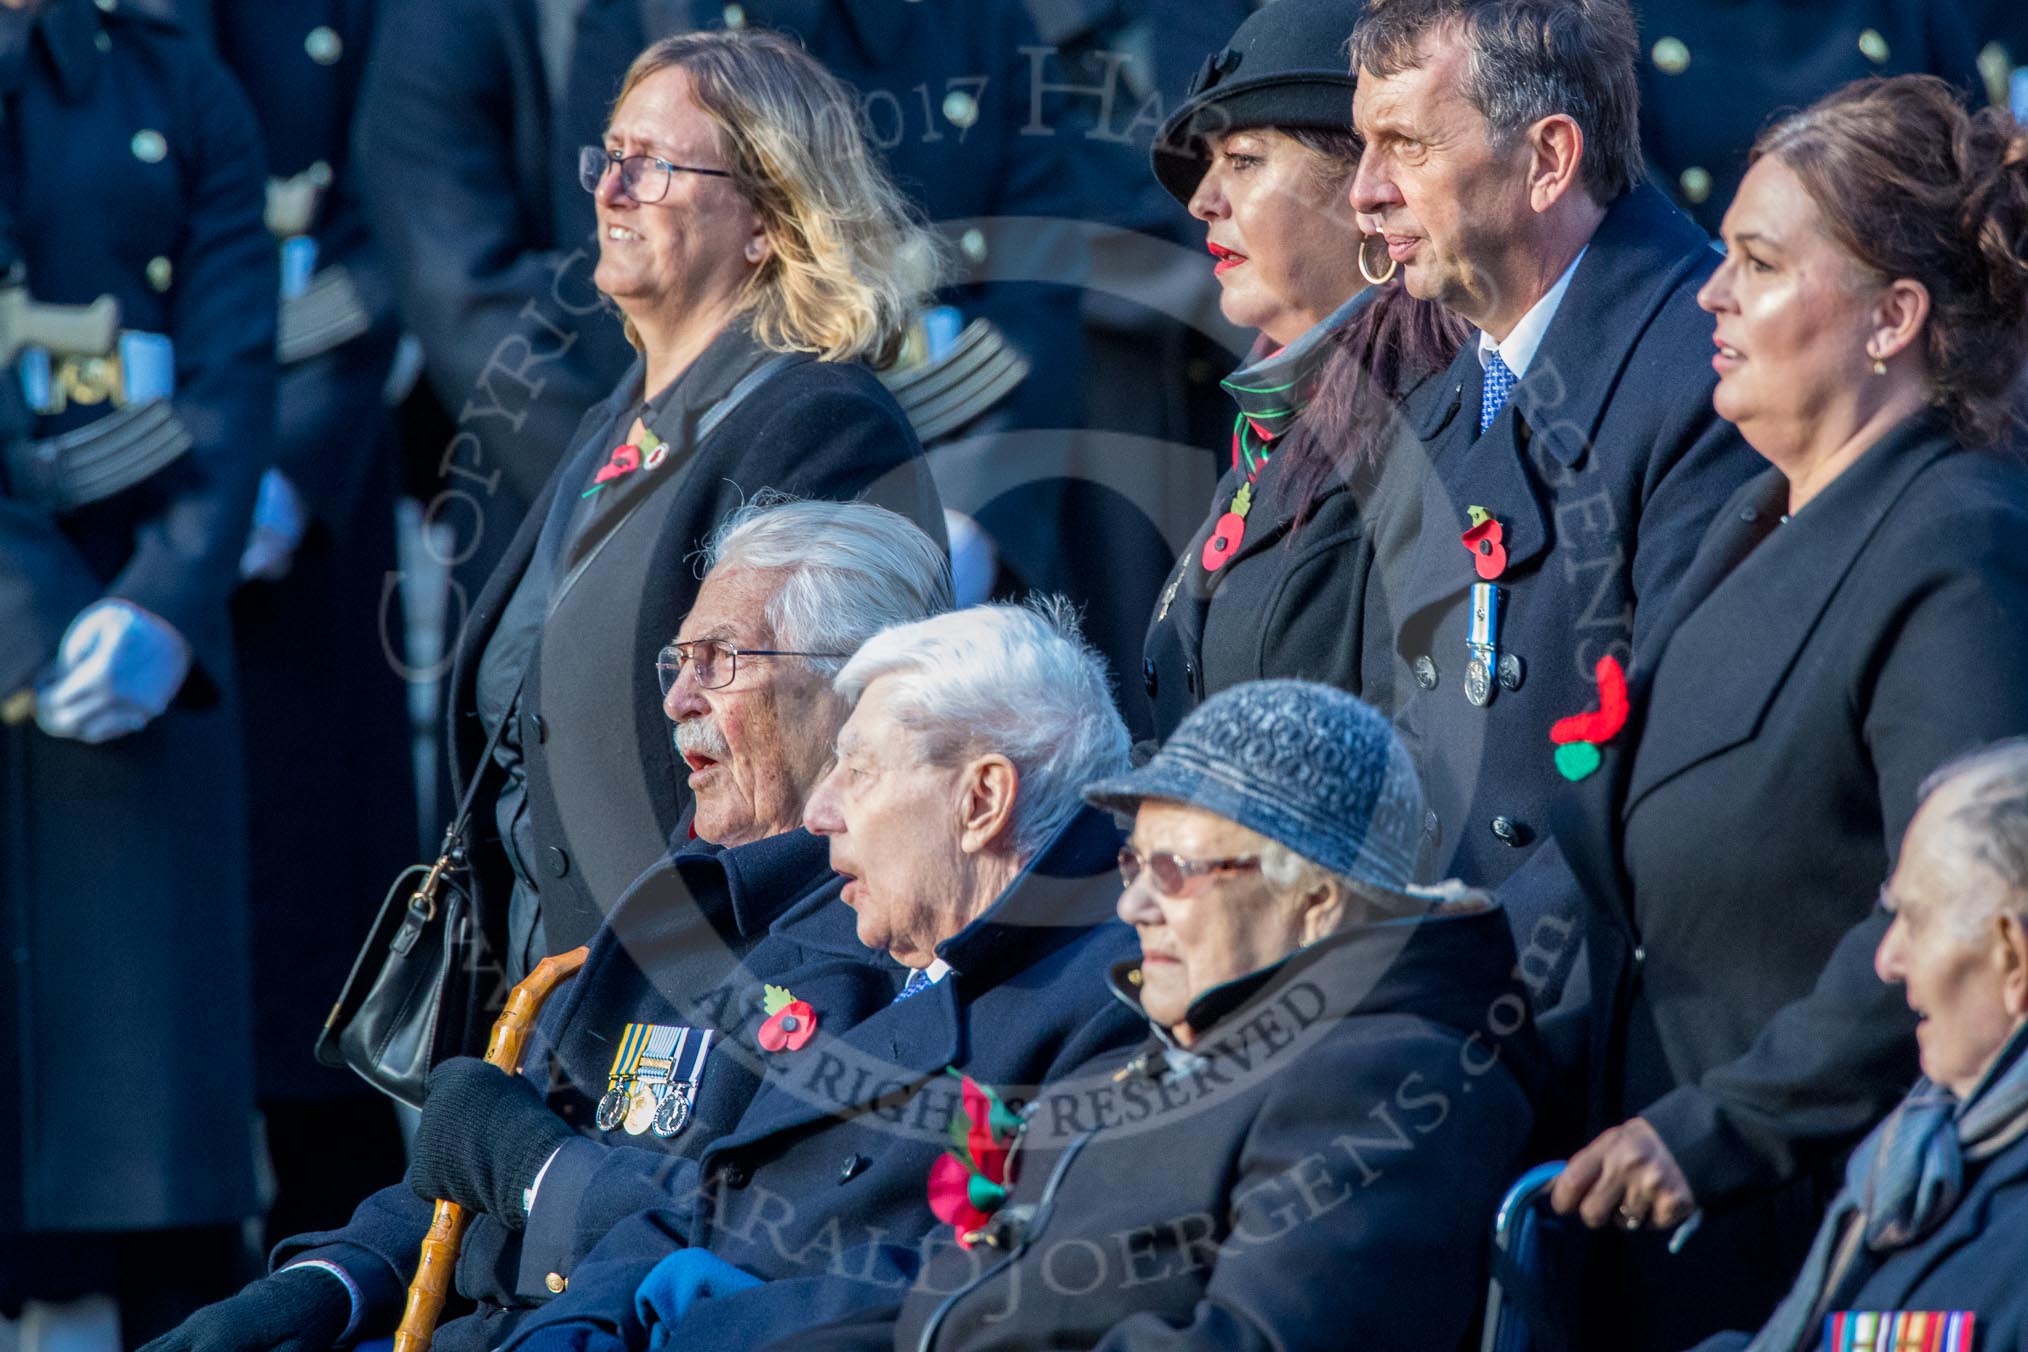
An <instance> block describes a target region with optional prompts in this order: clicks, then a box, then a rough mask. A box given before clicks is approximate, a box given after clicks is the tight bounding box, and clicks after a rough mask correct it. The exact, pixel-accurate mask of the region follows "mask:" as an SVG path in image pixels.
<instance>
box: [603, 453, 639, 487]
mask: <svg viewBox="0 0 2028 1352" xmlns="http://www.w3.org/2000/svg"><path fill="white" fill-rule="evenodd" d="M640 467H641V448H640V447H639V446H633V445H628V446H616V447H614V448H613V458H612V459H610V460H608V461H606V463H605V464H603V465H601V466H599V472H598V473H597V474H594V475H592V482H593V483H595V484H602V483H604V482H605V481H606V480H608V479H617V478H619V477H620V476H621V475H622V474H632V473H633V472H634V471H635V470H637V469H639V468H640Z"/></svg>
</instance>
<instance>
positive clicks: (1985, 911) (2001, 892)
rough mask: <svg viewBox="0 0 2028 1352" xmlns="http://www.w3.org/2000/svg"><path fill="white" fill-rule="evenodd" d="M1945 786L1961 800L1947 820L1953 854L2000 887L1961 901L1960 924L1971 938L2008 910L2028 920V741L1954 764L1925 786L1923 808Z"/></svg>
mask: <svg viewBox="0 0 2028 1352" xmlns="http://www.w3.org/2000/svg"><path fill="white" fill-rule="evenodd" d="M1945 788H1949V789H1951V790H1953V791H1954V792H1955V793H1956V794H1957V796H1958V797H1957V801H1956V802H1955V803H1954V804H1953V805H1952V807H1951V810H1950V813H1949V814H1948V815H1947V816H1946V817H1945V818H1944V824H1945V825H1946V826H1947V827H1948V829H1949V830H1950V831H1951V832H1952V833H1953V834H1954V836H1955V837H1956V840H1957V842H1958V845H1959V848H1958V849H1957V850H1954V851H1952V853H1953V854H1954V855H1956V856H1957V857H1959V858H1962V859H1965V860H1967V861H1969V862H1972V863H1975V864H1977V865H1979V866H1980V867H1981V868H1983V869H1984V870H1985V871H1986V873H1987V874H1988V875H1989V876H1990V877H1991V879H1992V880H1993V881H1994V882H1996V883H1998V884H1999V886H1998V887H1992V888H1981V889H1978V891H1977V893H1976V894H1975V895H1966V896H1963V897H1961V898H1959V900H1958V903H1957V904H1956V905H1954V906H1953V907H1952V911H1953V913H1954V915H1955V923H1956V924H1957V925H1958V926H1959V928H1960V930H1961V932H1963V934H1964V936H1965V937H1966V938H1967V939H1971V938H1976V937H1977V934H1978V932H1979V931H1980V930H1982V929H1984V928H1985V925H1986V923H1987V922H1988V921H1989V920H1991V919H1992V918H1993V917H1994V916H1996V915H1999V914H2000V913H2001V912H2002V911H2003V910H2005V909H2008V908H2011V909H2012V910H2013V911H2014V912H2015V913H2016V914H2017V915H2020V916H2021V917H2022V918H2023V919H2024V920H2028V737H2014V738H2010V739H2009V740H2007V741H2004V742H1995V743H1994V744H1993V745H1991V746H1988V747H1985V748H1982V749H1981V750H1978V751H1974V752H1972V753H1971V754H1969V755H1966V756H1961V757H1959V758H1958V759H1957V760H1954V761H1952V762H1950V764H1948V765H1946V766H1944V767H1943V768H1942V769H1940V770H1938V771H1937V772H1936V773H1934V774H1932V775H1931V776H1930V777H1929V778H1927V779H1925V780H1924V781H1923V782H1922V787H1921V788H1920V789H1918V790H1917V791H1916V801H1917V804H1918V806H1919V805H1921V804H1922V803H1926V802H1928V801H1929V800H1930V798H1931V797H1932V796H1934V795H1935V794H1936V793H1938V792H1940V791H1941V790H1943V789H1945Z"/></svg>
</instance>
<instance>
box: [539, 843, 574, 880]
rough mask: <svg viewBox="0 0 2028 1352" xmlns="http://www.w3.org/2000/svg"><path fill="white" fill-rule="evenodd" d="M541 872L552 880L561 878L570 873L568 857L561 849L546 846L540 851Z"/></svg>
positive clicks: (554, 846)
mask: <svg viewBox="0 0 2028 1352" xmlns="http://www.w3.org/2000/svg"><path fill="white" fill-rule="evenodd" d="M542 871H543V872H544V873H547V874H548V875H549V876H550V877H552V878H561V877H562V876H563V875H564V874H566V873H568V872H570V856H569V855H567V854H565V853H564V852H563V850H562V848H561V847H559V846H556V845H546V846H544V847H543V850H542Z"/></svg>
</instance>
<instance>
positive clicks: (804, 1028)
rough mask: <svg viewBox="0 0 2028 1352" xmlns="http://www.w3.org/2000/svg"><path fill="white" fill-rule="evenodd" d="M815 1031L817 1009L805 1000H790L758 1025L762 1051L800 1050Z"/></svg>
mask: <svg viewBox="0 0 2028 1352" xmlns="http://www.w3.org/2000/svg"><path fill="white" fill-rule="evenodd" d="M816 1032H817V1011H816V1010H814V1009H812V1008H810V1004H809V1001H807V1000H791V1001H790V1002H789V1003H788V1004H786V1005H783V1006H782V1007H781V1008H780V1009H778V1010H776V1011H775V1012H774V1013H773V1014H770V1015H769V1016H768V1019H767V1022H766V1023H763V1024H762V1025H761V1026H760V1033H759V1035H758V1036H759V1037H760V1045H761V1050H762V1051H769V1052H779V1051H791V1052H796V1051H801V1050H802V1049H803V1044H804V1043H805V1042H808V1041H809V1040H810V1039H811V1038H812V1037H813V1036H815V1035H816Z"/></svg>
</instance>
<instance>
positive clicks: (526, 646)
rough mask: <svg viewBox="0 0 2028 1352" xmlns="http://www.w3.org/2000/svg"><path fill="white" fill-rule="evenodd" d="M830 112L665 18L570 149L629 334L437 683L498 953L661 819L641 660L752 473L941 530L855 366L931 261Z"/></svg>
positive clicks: (800, 57) (611, 867) (562, 942)
mask: <svg viewBox="0 0 2028 1352" xmlns="http://www.w3.org/2000/svg"><path fill="white" fill-rule="evenodd" d="M856 107H857V106H856V104H855V103H854V101H853V99H852V97H851V96H850V94H849V93H848V92H847V91H846V89H845V88H844V86H842V85H841V84H840V83H839V82H838V81H837V80H836V79H834V78H833V77H832V76H830V75H829V74H827V73H826V72H825V71H824V70H823V69H822V68H821V67H819V66H818V65H817V64H816V62H815V61H813V60H812V59H811V58H810V57H809V56H808V55H807V54H805V53H804V52H803V51H802V50H801V49H800V48H798V47H796V46H794V45H793V44H792V43H790V42H788V41H786V40H784V39H782V38H779V37H776V36H774V35H771V34H765V33H741V32H713V33H687V34H683V35H681V36H678V37H673V38H669V39H666V40H663V41H660V42H657V43H656V44H655V45H653V46H651V47H649V48H648V49H647V50H646V51H644V52H642V53H641V54H640V56H639V57H637V58H636V59H635V61H634V63H633V65H632V67H631V68H630V69H629V70H628V72H627V76H626V79H625V82H624V83H623V85H622V86H621V90H620V95H619V99H618V101H617V102H616V104H615V105H614V108H613V114H612V118H611V122H610V124H609V125H608V127H607V128H606V134H605V137H604V139H603V142H602V144H600V145H596V146H587V147H585V148H584V149H583V151H582V152H581V155H580V161H579V177H580V181H581V182H582V184H583V185H584V187H585V189H586V190H587V191H589V192H590V193H592V194H593V196H594V197H595V198H596V199H597V208H596V209H597V215H598V248H599V258H598V265H597V268H596V271H595V272H594V274H593V277H594V280H595V281H596V283H597V285H598V288H599V290H600V291H601V292H602V293H603V294H604V295H605V296H606V297H608V298H609V299H610V300H611V302H612V304H613V305H614V306H615V307H616V308H617V309H618V310H619V313H620V317H621V319H622V321H623V323H624V325H625V329H626V333H627V337H628V340H629V341H630V342H631V343H632V344H633V345H634V347H635V349H636V350H637V351H638V352H639V354H640V356H639V360H638V361H637V362H636V363H635V365H634V367H633V369H631V370H630V371H629V372H628V373H627V374H626V376H625V377H623V378H622V380H621V381H620V384H619V386H618V388H617V389H615V390H614V391H613V392H612V394H611V396H610V397H609V398H608V399H607V400H606V401H605V402H604V403H602V404H600V405H599V406H597V407H595V408H594V409H592V411H591V412H590V413H588V414H587V415H586V416H585V419H584V421H583V423H582V424H581V425H580V427H579V429H578V434H577V437H576V438H575V440H574V442H573V443H572V444H571V445H570V446H569V447H559V448H558V452H559V463H558V467H557V469H556V471H555V473H554V474H553V475H552V476H551V478H550V480H549V483H548V485H547V488H546V489H545V491H544V493H543V495H542V497H541V498H540V499H539V500H538V501H537V502H536V504H535V506H534V508H533V509H532V510H531V511H530V512H529V514H528V517H527V519H526V520H525V521H524V522H523V525H522V528H521V530H520V532H519V534H518V535H517V537H516V539H515V541H514V543H513V545H512V546H511V547H510V548H509V550H508V553H507V556H506V558H505V559H504V560H503V561H502V563H501V565H500V567H499V568H498V569H497V570H496V571H495V573H494V575H493V577H492V579H491V581H490V582H489V583H488V584H487V586H486V588H485V590H484V591H483V592H482V593H481V595H480V596H479V598H478V599H477V601H476V602H475V603H474V604H473V605H472V606H471V609H470V612H469V615H468V617H467V619H466V622H465V623H464V625H463V632H462V635H461V641H460V642H459V644H458V646H457V657H456V666H455V669H454V674H453V678H452V679H453V685H452V699H451V713H450V737H451V754H452V768H453V772H454V775H455V778H456V780H457V784H458V787H459V789H460V791H461V792H462V791H463V788H464V786H465V785H466V784H468V783H469V782H470V781H471V780H472V778H473V777H474V776H485V777H486V780H485V781H484V782H482V783H481V784H480V792H479V795H478V797H477V800H476V801H477V804H478V806H477V807H476V808H475V813H476V814H477V817H476V819H477V820H479V821H480V822H482V823H483V822H486V821H487V820H488V818H487V816H486V814H487V813H488V812H490V813H491V820H492V822H494V823H496V824H497V828H498V829H497V837H498V841H497V844H494V843H488V844H485V845H482V846H480V847H479V849H478V852H477V858H475V860H474V873H475V875H476V877H477V882H478V887H479V895H480V904H481V909H482V913H483V915H484V917H485V922H486V924H487V925H488V927H489V934H490V936H491V937H493V938H494V939H495V941H496V942H499V943H501V944H503V945H504V947H505V951H506V965H507V967H508V969H509V971H510V972H511V973H515V974H518V973H520V972H522V971H525V970H527V969H528V968H529V967H530V966H532V965H533V963H534V962H535V961H536V960H538V959H540V958H541V957H542V956H543V955H544V954H546V953H553V952H559V951H562V950H564V949H568V948H571V947H573V946H575V945H577V944H580V943H583V942H584V941H585V940H586V939H588V938H589V937H590V936H591V934H592V932H593V930H594V929H596V928H597V925H598V922H599V918H600V916H601V914H602V913H603V912H604V910H605V909H606V908H607V907H609V906H610V905H611V904H612V901H613V899H614V898H615V897H617V896H618V895H619V893H620V891H621V890H622V889H623V888H624V887H625V886H626V885H627V884H628V883H629V882H631V881H632V880H633V879H634V878H636V877H638V876H639V875H640V873H641V872H642V870H643V869H644V868H646V867H647V866H648V865H650V864H652V863H653V862H654V861H655V860H656V859H657V858H659V857H660V856H661V854H662V852H663V851H664V849H665V848H666V847H667V844H668V841H669V839H670V838H671V836H672V835H673V834H678V833H680V832H681V830H682V826H683V823H684V821H685V819H686V816H687V814H688V811H689V808H690V794H689V792H688V789H687V787H686V783H685V780H686V776H687V770H686V767H685V766H684V764H683V762H682V761H681V759H680V758H679V757H678V756H677V754H676V751H675V748H674V747H673V746H672V745H671V743H670V739H669V733H668V725H667V721H666V720H665V719H664V718H663V716H662V708H661V704H662V700H661V691H660V690H659V689H658V688H657V686H656V678H655V664H654V659H655V654H656V652H657V650H658V649H660V648H661V646H662V645H663V644H665V643H667V642H668V641H669V638H670V636H671V635H673V634H674V633H675V632H676V628H677V625H678V623H679V622H680V621H681V620H682V618H683V616H684V614H685V612H687V611H688V610H689V609H690V606H691V603H692V601H693V599H694V598H695V596H696V592H697V581H696V577H695V575H694V570H693V569H692V567H691V566H690V563H689V562H688V560H689V557H690V555H691V554H692V553H693V552H694V551H695V550H696V549H697V548H698V547H699V545H700V544H701V543H702V542H703V541H704V539H705V537H706V536H708V535H709V534H710V533H711V531H712V529H713V527H714V526H716V525H717V523H718V522H719V521H720V520H721V519H722V518H723V517H724V516H725V515H726V514H727V513H728V512H729V511H731V510H732V509H733V508H735V507H737V506H738V505H739V504H740V503H741V502H743V501H745V500H747V499H748V498H750V497H752V496H753V495H754V494H755V493H757V492H759V491H760V490H762V489H764V488H775V489H780V490H783V491H786V492H788V493H791V494H794V495H796V496H799V497H806V498H829V499H840V500H843V499H851V498H861V497H864V498H868V499H871V500H872V501H875V502H878V503H881V504H882V505H884V506H888V507H891V508H893V509H894V510H896V511H898V512H900V513H902V514H903V515H904V516H907V517H908V518H910V519H911V520H913V521H914V522H916V523H917V524H918V525H920V526H922V527H923V528H924V529H925V530H927V531H929V532H930V534H931V535H932V537H933V538H935V539H937V540H938V541H939V542H941V541H942V538H943V536H942V514H941V510H940V507H939V504H938V502H937V498H936V490H935V488H934V486H933V485H932V484H931V482H930V478H929V475H928V472H927V470H926V469H925V467H924V465H923V461H922V452H921V448H920V446H919V445H918V444H917V442H916V439H915V436H914V435H913V433H912V432H911V431H910V430H909V426H908V422H907V420H906V418H905V417H904V416H903V414H902V412H901V410H900V408H899V407H897V406H896V404H895V403H894V401H893V400H892V399H891V398H890V397H889V396H888V395H887V393H886V391H885V390H884V389H883V388H882V386H881V384H880V382H879V381H878V380H877V379H876V378H875V377H874V375H873V374H872V372H871V371H870V370H869V369H868V367H869V366H877V365H880V364H882V363H884V362H886V361H889V360H891V359H892V358H893V356H894V354H895V353H896V351H897V349H898V348H899V346H900V343H901V340H902V337H903V335H904V333H905V331H906V329H907V327H908V325H909V324H910V322H911V321H912V319H913V317H914V315H915V313H916V311H917V308H918V306H919V304H920V302H921V300H922V298H923V297H924V296H925V295H926V294H927V293H928V292H929V291H930V289H931V288H932V287H933V286H934V285H935V283H936V280H937V274H938V270H939V266H938V258H937V254H936V250H935V246H934V245H933V243H932V239H931V236H930V235H929V234H928V233H927V232H926V231H925V230H924V229H923V228H922V227H921V225H920V224H918V223H917V222H916V221H915V220H912V219H911V218H910V216H909V215H908V213H907V211H906V209H905V208H904V206H903V203H902V199H901V197H900V196H899V194H898V193H897V192H896V190H895V188H894V186H893V185H892V184H891V183H890V182H889V181H888V179H887V178H886V177H885V175H884V173H883V172H882V170H881V169H880V168H879V166H878V165H877V163H876V162H875V160H874V157H873V155H872V153H871V151H870V150H869V149H868V147H867V145H866V142H865V140H864V138H863V136H862V133H861V130H860V124H859V121H858V118H857V116H856ZM524 376H525V378H526V379H527V380H529V381H539V380H540V379H541V378H542V367H541V364H540V361H539V360H533V361H531V362H529V364H528V365H527V367H526V368H525V371H524ZM496 733H497V734H498V735H497V740H496V738H495V734H496ZM489 743H491V745H492V750H491V754H490V756H489V755H488V754H487V750H486V749H487V747H488V745H489ZM480 834H482V835H486V836H493V835H495V834H496V833H495V832H491V831H481V832H480Z"/></svg>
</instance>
